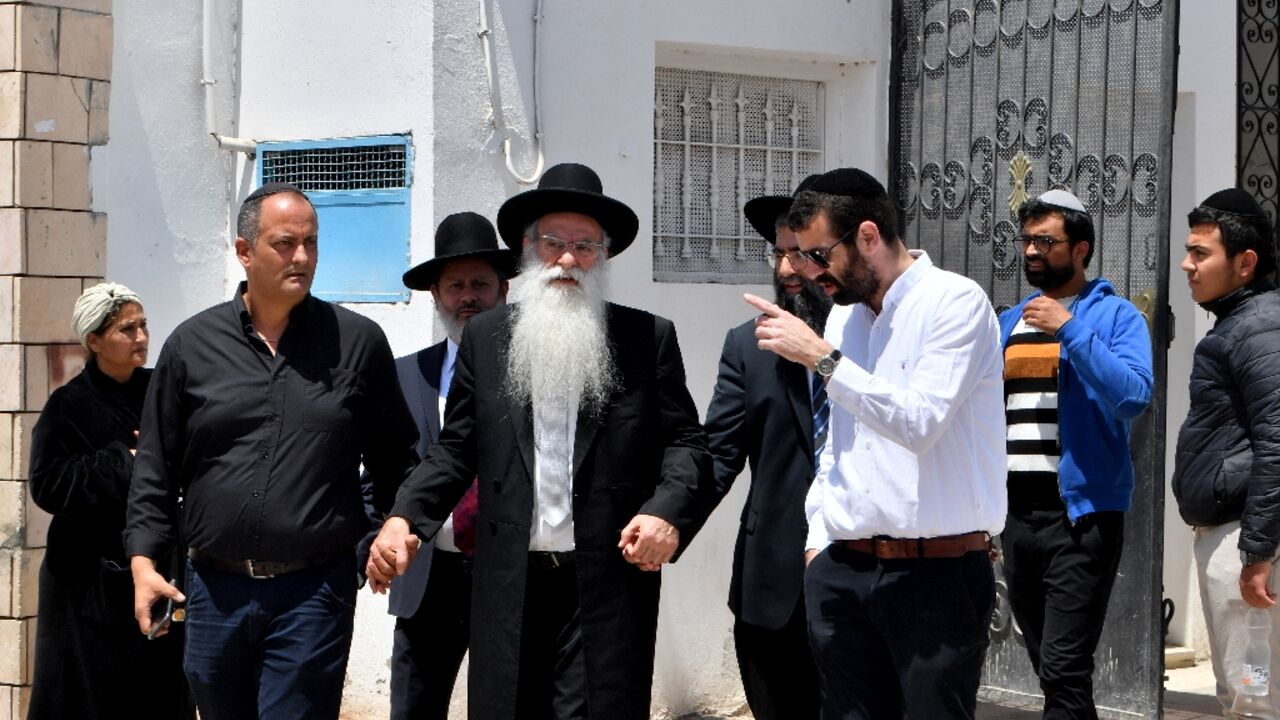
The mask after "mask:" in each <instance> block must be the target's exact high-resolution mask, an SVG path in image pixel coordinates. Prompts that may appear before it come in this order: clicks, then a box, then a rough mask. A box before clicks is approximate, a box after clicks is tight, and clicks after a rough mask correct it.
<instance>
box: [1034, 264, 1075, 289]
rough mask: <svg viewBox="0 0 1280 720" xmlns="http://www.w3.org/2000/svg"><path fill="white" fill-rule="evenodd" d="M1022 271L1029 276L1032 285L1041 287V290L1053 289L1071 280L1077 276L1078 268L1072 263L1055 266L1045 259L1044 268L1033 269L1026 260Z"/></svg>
mask: <svg viewBox="0 0 1280 720" xmlns="http://www.w3.org/2000/svg"><path fill="white" fill-rule="evenodd" d="M1022 272H1023V274H1024V275H1026V277H1027V283H1028V284H1030V285H1031V287H1035V288H1040V289H1041V290H1046V291H1051V290H1057V289H1058V288H1060V287H1062V286H1063V285H1066V284H1067V283H1069V282H1071V279H1072V278H1074V277H1075V276H1076V269H1075V268H1074V267H1072V266H1070V265H1068V266H1066V267H1054V266H1053V265H1051V264H1050V263H1049V261H1048V260H1045V261H1044V269H1043V270H1032V269H1031V268H1030V267H1028V266H1027V264H1026V262H1025V261H1024V262H1023V264H1022Z"/></svg>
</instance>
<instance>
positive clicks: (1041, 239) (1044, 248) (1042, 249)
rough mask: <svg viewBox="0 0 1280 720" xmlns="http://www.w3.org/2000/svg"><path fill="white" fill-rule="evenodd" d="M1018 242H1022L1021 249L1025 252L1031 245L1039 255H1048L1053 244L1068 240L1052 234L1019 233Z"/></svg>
mask: <svg viewBox="0 0 1280 720" xmlns="http://www.w3.org/2000/svg"><path fill="white" fill-rule="evenodd" d="M1018 242H1019V243H1021V244H1022V251H1023V252H1026V251H1027V248H1029V247H1031V246H1032V245H1035V246H1036V252H1038V253H1040V254H1041V255H1048V254H1049V253H1050V252H1052V251H1053V246H1054V245H1057V244H1058V243H1064V242H1069V241H1068V240H1063V239H1061V238H1056V237H1054V236H1052V235H1019V236H1018Z"/></svg>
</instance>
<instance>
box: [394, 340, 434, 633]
mask: <svg viewBox="0 0 1280 720" xmlns="http://www.w3.org/2000/svg"><path fill="white" fill-rule="evenodd" d="M446 345H447V342H446V341H443V340H442V341H440V342H438V343H436V344H435V345H432V346H431V347H429V348H426V349H425V350H419V351H418V352H416V353H413V354H412V355H406V356H404V357H401V358H396V375H397V377H398V378H399V379H400V390H401V391H403V392H404V400H405V403H407V404H408V405H409V413H410V414H411V415H413V423H414V424H415V425H417V426H418V446H417V451H418V457H426V456H427V451H428V450H429V449H431V446H432V445H434V444H435V442H436V438H438V437H440V370H441V369H442V368H443V366H444V358H445V354H446V352H447V350H446ZM434 551H435V544H434V543H427V544H426V545H423V546H422V549H421V550H420V551H419V552H418V556H417V558H415V559H414V561H413V564H412V565H410V566H409V571H408V572H406V573H405V574H404V577H401V578H397V579H396V581H395V583H393V584H392V585H391V594H390V597H389V599H388V600H387V612H389V613H391V614H392V615H395V616H396V617H402V618H411V617H413V616H414V615H415V614H416V613H417V612H418V607H419V606H420V605H422V595H423V593H424V592H425V591H426V589H427V576H428V575H429V574H430V573H431V557H432V554H433V553H434Z"/></svg>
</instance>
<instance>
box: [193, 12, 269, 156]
mask: <svg viewBox="0 0 1280 720" xmlns="http://www.w3.org/2000/svg"><path fill="white" fill-rule="evenodd" d="M200 22H201V44H200V84H201V85H203V86H204V129H205V131H206V132H208V133H209V134H210V135H212V136H213V139H214V140H217V141H218V147H220V148H222V149H223V150H229V151H231V152H242V153H246V154H248V155H253V154H255V153H256V152H257V151H258V143H257V142H255V141H253V140H250V139H248V138H238V137H231V136H229V135H219V134H218V131H217V127H218V122H217V118H216V117H215V113H214V96H213V86H214V85H215V84H216V83H217V82H218V81H217V80H215V79H213V77H212V74H211V73H210V71H209V69H210V68H211V67H212V66H213V0H204V5H203V10H202V13H201V21H200Z"/></svg>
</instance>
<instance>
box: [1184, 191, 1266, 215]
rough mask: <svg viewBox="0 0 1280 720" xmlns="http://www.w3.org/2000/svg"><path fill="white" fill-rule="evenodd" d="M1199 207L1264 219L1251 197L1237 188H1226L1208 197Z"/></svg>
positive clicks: (1255, 201) (1262, 213) (1259, 208)
mask: <svg viewBox="0 0 1280 720" xmlns="http://www.w3.org/2000/svg"><path fill="white" fill-rule="evenodd" d="M1200 207H1203V208H1210V209H1212V210H1218V211H1220V212H1229V213H1232V214H1235V215H1243V216H1245V217H1260V218H1265V217H1266V216H1267V214H1266V212H1264V211H1263V209H1262V206H1261V205H1259V204H1258V201H1257V200H1254V199H1253V196H1252V195H1250V194H1249V193H1247V192H1245V191H1243V190H1241V189H1239V188H1227V189H1226V190H1219V191H1218V192H1216V193H1214V194H1212V195H1210V196H1209V197H1207V198H1205V199H1204V202H1202V203H1200Z"/></svg>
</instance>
